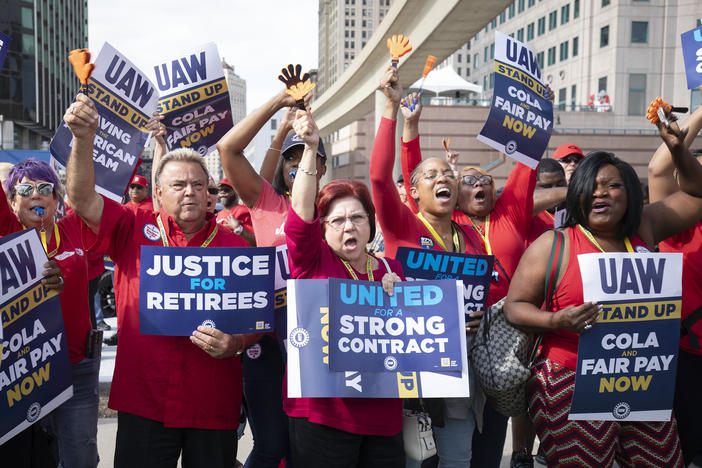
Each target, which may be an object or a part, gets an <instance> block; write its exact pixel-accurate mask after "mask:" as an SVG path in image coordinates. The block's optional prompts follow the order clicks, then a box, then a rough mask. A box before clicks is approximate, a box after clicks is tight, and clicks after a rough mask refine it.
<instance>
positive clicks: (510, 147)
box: [505, 140, 517, 154]
mask: <svg viewBox="0 0 702 468" xmlns="http://www.w3.org/2000/svg"><path fill="white" fill-rule="evenodd" d="M515 151H517V142H516V141H514V140H509V141H508V142H507V144H506V145H505V153H506V154H512V153H514V152H515Z"/></svg>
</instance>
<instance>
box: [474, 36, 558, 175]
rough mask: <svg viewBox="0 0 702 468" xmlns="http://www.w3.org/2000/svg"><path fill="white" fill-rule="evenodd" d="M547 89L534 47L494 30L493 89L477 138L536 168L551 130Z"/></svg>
mask: <svg viewBox="0 0 702 468" xmlns="http://www.w3.org/2000/svg"><path fill="white" fill-rule="evenodd" d="M546 92H547V89H546V86H545V85H543V84H542V81H541V70H539V65H538V64H537V63H536V53H535V52H534V50H533V49H531V48H530V47H528V46H526V45H525V44H523V43H521V42H519V41H517V40H516V39H513V38H511V37H509V36H508V35H506V34H503V33H501V32H499V31H495V88H494V90H493V97H492V107H491V108H490V114H489V115H488V118H487V121H486V122H485V126H484V127H483V129H482V130H481V131H480V134H479V135H478V137H477V138H478V140H480V141H482V142H483V143H485V144H487V145H489V146H492V147H493V148H495V149H496V150H498V151H501V152H503V153H504V154H506V155H507V156H509V157H511V158H513V159H515V160H517V161H519V162H521V163H522V164H526V165H527V166H529V167H531V168H532V169H536V166H537V165H538V164H539V161H540V160H541V156H542V155H543V153H544V151H545V150H546V146H547V145H548V141H549V139H550V138H551V132H552V131H553V104H552V103H551V101H549V100H548V99H546Z"/></svg>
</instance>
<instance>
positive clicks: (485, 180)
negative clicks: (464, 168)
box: [461, 175, 492, 185]
mask: <svg viewBox="0 0 702 468" xmlns="http://www.w3.org/2000/svg"><path fill="white" fill-rule="evenodd" d="M461 180H462V181H463V183H464V184H466V185H475V184H477V183H478V182H480V183H481V184H483V185H491V184H492V176H489V175H479V176H474V175H464V176H463V177H461Z"/></svg>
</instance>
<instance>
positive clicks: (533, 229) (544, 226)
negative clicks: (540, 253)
mask: <svg viewBox="0 0 702 468" xmlns="http://www.w3.org/2000/svg"><path fill="white" fill-rule="evenodd" d="M553 222H554V219H553V215H552V214H551V213H549V212H548V211H542V212H541V213H539V214H537V215H536V216H534V217H533V218H531V225H530V226H529V235H528V236H527V241H526V246H525V247H529V246H530V245H531V243H532V242H534V241H535V240H536V239H538V238H539V236H540V235H541V234H543V233H544V232H546V231H548V230H549V229H553Z"/></svg>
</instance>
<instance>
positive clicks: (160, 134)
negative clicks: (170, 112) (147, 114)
mask: <svg viewBox="0 0 702 468" xmlns="http://www.w3.org/2000/svg"><path fill="white" fill-rule="evenodd" d="M162 120H163V116H162V115H161V114H159V113H158V111H157V112H154V113H153V115H152V116H151V118H150V119H149V120H148V121H147V122H146V125H145V127H146V129H147V130H150V131H151V136H152V137H153V138H155V139H156V142H157V143H158V144H163V145H165V144H166V140H165V137H166V135H167V134H168V130H167V129H166V126H165V125H164V124H163V123H162V122H161V121H162Z"/></svg>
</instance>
